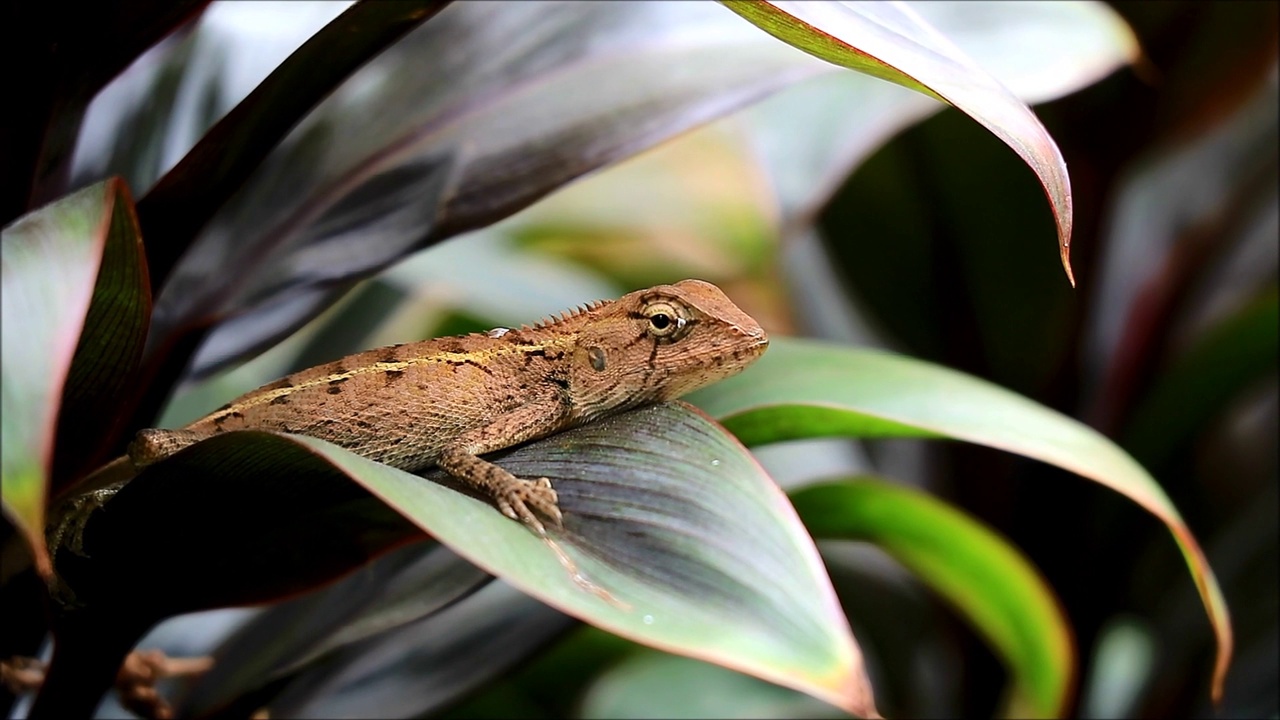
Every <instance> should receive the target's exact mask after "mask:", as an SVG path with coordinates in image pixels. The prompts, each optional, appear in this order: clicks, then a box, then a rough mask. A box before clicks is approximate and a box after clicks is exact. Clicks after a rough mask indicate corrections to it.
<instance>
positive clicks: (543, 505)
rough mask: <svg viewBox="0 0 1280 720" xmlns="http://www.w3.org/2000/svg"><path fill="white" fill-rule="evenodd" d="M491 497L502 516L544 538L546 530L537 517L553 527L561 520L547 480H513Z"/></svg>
mask: <svg viewBox="0 0 1280 720" xmlns="http://www.w3.org/2000/svg"><path fill="white" fill-rule="evenodd" d="M493 497H494V500H496V501H497V503H498V509H499V510H501V511H502V514H503V515H506V516H507V517H509V518H511V519H512V520H519V521H521V522H523V523H525V524H526V525H528V526H529V527H531V528H533V529H534V531H535V532H537V533H538V534H539V535H543V536H545V535H546V534H547V530H546V528H544V527H543V526H542V521H540V520H539V519H538V515H541V516H542V517H544V518H546V519H547V520H550V521H551V523H552V524H553V525H559V524H560V521H561V520H562V517H561V515H560V506H559V505H557V504H556V503H557V501H558V500H559V498H558V497H557V496H556V491H555V488H553V487H551V481H550V480H548V479H547V478H538V479H537V480H521V479H519V478H515V482H513V483H510V484H507V485H505V486H503V487H502V488H500V489H498V490H497V491H495V492H494V494H493Z"/></svg>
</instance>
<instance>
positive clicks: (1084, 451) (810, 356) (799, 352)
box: [690, 339, 1233, 698]
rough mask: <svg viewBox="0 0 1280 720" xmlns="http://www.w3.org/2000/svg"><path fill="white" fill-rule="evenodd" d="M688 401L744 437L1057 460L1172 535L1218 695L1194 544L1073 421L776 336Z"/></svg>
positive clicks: (897, 361) (1006, 397) (895, 365)
mask: <svg viewBox="0 0 1280 720" xmlns="http://www.w3.org/2000/svg"><path fill="white" fill-rule="evenodd" d="M690 400H691V401H692V402H695V403H697V404H698V405H699V406H700V407H702V408H704V409H706V410H707V412H709V413H711V415H712V416H713V417H716V418H718V419H719V420H720V421H721V422H723V423H724V424H725V427H727V428H728V429H729V430H730V431H731V432H733V433H734V434H735V435H737V436H738V437H739V439H741V440H742V441H743V442H744V443H746V444H748V445H754V444H760V443H767V442H777V441H781V440H791V439H797V438H806V437H822V436H834V435H851V436H859V437H938V438H941V437H946V438H954V439H957V440H965V441H968V442H973V443H978V444H980V445H987V446H989V447H994V448H998V449H1001V450H1007V451H1009V452H1013V453H1018V454H1020V455H1024V456H1026V457H1029V458H1034V459H1036V460H1040V461H1042V462H1046V463H1049V464H1052V465H1056V466H1058V467H1061V468H1063V469H1065V470H1069V471H1071V472H1074V473H1077V474H1078V475H1080V476H1082V477H1085V478H1088V479H1090V480H1093V481H1095V482H1097V483H1100V484H1102V485H1104V486H1106V487H1109V488H1111V489H1113V490H1115V491H1116V492H1119V493H1121V494H1123V495H1125V496H1126V497H1128V498H1130V499H1131V500H1133V501H1134V502H1136V503H1138V504H1139V505H1140V506H1142V507H1143V508H1144V509H1146V510H1147V511H1148V512H1150V513H1151V514H1152V515H1155V516H1156V517H1157V518H1158V519H1159V520H1160V521H1161V522H1163V523H1164V524H1165V525H1166V526H1167V527H1168V528H1169V531H1170V532H1171V533H1172V534H1173V537H1174V540H1175V541H1176V542H1177V543H1178V547H1179V549H1181V551H1182V555H1183V557H1184V558H1185V559H1186V562H1187V567H1188V568H1189V569H1190V571H1191V578H1192V580H1193V581H1194V582H1195V585H1196V589H1197V590H1198V591H1199V593H1200V598H1201V600H1202V601H1203V602H1204V606H1205V609H1206V610H1207V612H1208V614H1209V621H1210V623H1211V624H1212V625H1213V630H1214V633H1215V634H1216V636H1217V640H1218V657H1217V663H1216V665H1215V670H1214V676H1213V695H1214V697H1215V698H1219V697H1221V694H1222V685H1223V681H1224V680H1225V678H1226V673H1227V668H1228V667H1229V665H1230V663H1231V652H1232V646H1233V640H1232V633H1231V622H1230V618H1229V615H1228V612H1227V605H1226V601H1225V600H1224V599H1223V597H1222V591H1221V589H1220V588H1219V586H1218V580H1217V578H1216V577H1215V576H1214V574H1213V570H1212V569H1211V568H1210V567H1209V564H1208V561H1207V559H1206V558H1205V555H1204V552H1203V550H1201V548H1200V544H1199V543H1198V542H1197V541H1196V538H1195V536H1194V535H1193V534H1192V533H1191V529H1190V528H1189V527H1187V524H1186V522H1185V521H1184V520H1183V519H1182V516H1181V515H1179V514H1178V510H1177V508H1175V507H1174V506H1173V503H1172V502H1171V501H1170V500H1169V496H1168V495H1166V494H1165V492H1164V490H1163V489H1162V488H1161V487H1160V484H1159V483H1157V482H1156V480H1155V478H1153V477H1151V475H1150V474H1149V473H1148V472H1147V471H1146V470H1145V469H1144V468H1143V467H1142V466H1141V465H1139V464H1138V463H1137V462H1136V461H1135V460H1134V459H1133V458H1131V457H1130V456H1129V455H1127V454H1125V452H1124V451H1123V450H1121V449H1120V448H1119V447H1118V446H1116V445H1115V443H1113V442H1111V441H1110V440H1108V439H1107V438H1106V437H1105V436H1103V435H1102V434H1101V433H1099V432H1097V431H1096V430H1093V429H1092V428H1090V427H1088V426H1086V425H1085V424H1083V423H1081V422H1079V421H1077V420H1074V419H1072V418H1069V417H1066V416H1065V415H1061V414H1059V413H1057V412H1055V411H1053V410H1050V409H1048V408H1046V407H1043V406H1041V405H1038V404H1036V403H1034V402H1032V401H1031V400H1028V399H1027V398H1024V397H1022V396H1020V395H1017V394H1015V393H1012V392H1010V391H1008V390H1005V389H1004V388H1001V387H998V386H995V385H992V384H990V383H987V382H985V381H982V380H979V379H978V378H975V377H971V376H968V375H965V374H963V373H959V372H956V371H954V370H950V369H947V368H944V367H941V366H938V365H933V364H931V363H927V362H923V361H920V360H914V359H911V358H906V357H901V356H898V355H893V354H890V353H885V352H878V351H868V350H859V349H854V348H848V347H839V346H834V345H829V344H824V343H820V342H812V341H800V340H787V339H775V340H774V341H773V342H772V343H771V347H770V349H769V352H768V353H766V354H765V356H764V357H763V358H761V359H760V361H759V362H757V363H756V364H754V365H753V366H752V367H751V368H749V369H748V370H747V371H746V372H744V373H743V374H741V375H738V376H735V377H732V378H729V379H727V380H725V381H723V382H720V383H717V384H716V385H714V386H712V387H710V388H706V389H704V390H700V391H698V392H696V393H694V394H693V395H691V396H690Z"/></svg>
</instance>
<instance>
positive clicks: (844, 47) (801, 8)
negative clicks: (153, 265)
mask: <svg viewBox="0 0 1280 720" xmlns="http://www.w3.org/2000/svg"><path fill="white" fill-rule="evenodd" d="M724 4H725V6H726V7H728V8H729V9H731V10H733V11H734V12H736V13H738V14H739V15H741V16H743V17H744V18H746V19H748V20H750V21H751V22H752V23H755V24H756V25H757V26H759V27H760V28H762V29H763V30H765V31H766V32H768V33H770V34H771V35H773V36H775V37H777V38H779V39H781V40H783V41H784V42H787V43H790V44H791V45H794V46H795V47H798V48H800V49H801V50H804V51H805V52H807V53H810V54H812V55H814V56H815V57H819V58H822V59H823V60H826V61H828V62H831V63H834V64H836V65H840V66H842V67H847V68H850V69H853V70H857V71H858V72H861V73H865V74H867V75H872V76H874V77H878V78H881V79H883V80H888V81H889V82H893V83H897V84H899V85H902V86H904V87H907V88H909V89H912V90H915V91H917V92H920V93H923V94H925V95H928V96H930V97H934V98H937V99H938V100H941V101H943V102H946V103H949V104H951V105H953V106H955V107H956V108H957V109H959V110H960V111H962V112H964V113H965V114H967V115H969V116H970V117H972V118H973V119H974V120H977V121H978V122H979V123H981V124H982V125H983V126H984V127H986V128H987V129H988V130H990V131H991V132H992V133H993V134H994V135H996V137H998V138H1000V139H1001V140H1002V141H1004V142H1005V144H1007V145H1008V146H1009V147H1011V148H1012V149H1013V150H1014V152H1016V153H1017V154H1018V155H1019V156H1020V157H1021V158H1022V159H1023V161H1025V162H1026V163H1027V164H1028V165H1029V166H1030V167H1031V169H1032V170H1033V171H1034V172H1035V173H1036V176H1037V177H1038V178H1039V179H1040V183H1041V185H1042V186H1043V187H1044V190H1045V193H1046V195H1047V196H1048V198H1049V204H1050V206H1051V207H1052V209H1053V215H1054V219H1055V221H1056V223H1057V227H1058V246H1059V251H1060V255H1061V258H1062V267H1063V269H1064V270H1065V271H1066V273H1067V278H1068V279H1069V280H1071V283H1072V284H1073V285H1074V284H1075V278H1074V277H1073V276H1072V272H1071V223H1072V209H1071V184H1070V180H1069V178H1068V177H1067V167H1066V163H1065V162H1064V161H1063V159H1062V154H1061V153H1060V152H1059V151H1058V146H1057V145H1056V144H1055V143H1054V142H1053V138H1051V137H1050V136H1049V133H1048V131H1047V130H1045V128H1044V126H1043V125H1041V124H1040V121H1039V120H1038V119H1037V118H1036V116H1035V114H1034V113H1033V112H1031V109H1030V108H1028V107H1027V106H1026V105H1024V104H1023V103H1022V101H1020V100H1018V98H1017V96H1015V95H1014V94H1013V93H1011V92H1010V91H1009V90H1008V89H1006V88H1005V87H1004V86H1003V85H1001V84H1000V82H999V81H997V80H996V79H995V78H993V77H991V76H990V75H988V74H987V73H986V71H984V70H983V69H982V68H980V67H979V66H978V65H977V64H976V63H974V62H973V61H972V60H970V59H969V58H968V57H967V56H966V55H965V54H964V53H963V52H961V51H960V50H959V48H957V47H956V46H955V45H954V44H953V43H952V42H951V41H950V40H948V39H947V38H946V37H945V36H943V35H942V34H941V33H939V32H938V31H937V30H936V29H934V28H933V27H932V26H931V25H929V24H928V23H927V22H925V21H924V20H923V19H922V18H921V17H920V16H919V15H918V14H916V13H915V12H914V11H912V10H911V9H910V8H909V7H908V6H906V5H903V4H901V3H804V2H786V1H774V2H770V1H768V0H725V2H724Z"/></svg>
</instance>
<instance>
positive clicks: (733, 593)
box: [302, 404, 875, 716]
mask: <svg viewBox="0 0 1280 720" xmlns="http://www.w3.org/2000/svg"><path fill="white" fill-rule="evenodd" d="M302 442H305V443H306V444H308V445H311V447H312V448H314V449H315V450H316V452H318V453H320V454H322V455H323V456H324V457H326V458H327V459H329V460H330V461H331V462H333V463H334V464H335V465H337V466H338V467H341V468H343V469H345V470H347V471H348V472H349V473H351V474H352V476H353V477H357V478H359V479H360V481H361V482H362V483H364V484H365V486H366V487H368V488H369V489H370V490H371V491H373V492H374V493H375V494H377V495H379V496H380V497H381V498H383V499H384V500H385V501H386V502H387V503H388V504H389V505H391V506H392V507H394V508H396V509H397V510H398V511H400V512H402V513H404V514H405V515H406V516H407V517H410V518H412V519H413V520H414V521H415V522H417V523H419V524H420V525H421V526H422V527H423V529H425V530H427V531H428V532H429V533H431V534H432V535H433V536H435V537H436V538H437V539H439V540H440V541H441V542H442V543H444V544H445V545H447V546H449V547H450V548H452V549H453V550H454V551H455V552H457V553H458V554H460V555H462V556H463V557H466V558H468V559H469V560H471V561H472V562H475V563H476V564H477V565H479V566H480V567H482V568H484V569H485V570H487V571H489V572H491V573H493V574H494V575H497V576H498V577H500V578H502V579H504V580H506V581H507V582H509V583H511V584H512V585H515V586H516V587H517V588H519V589H521V590H523V591H525V592H527V593H529V594H531V595H533V596H534V597H537V598H538V599H540V600H542V601H543V602H546V603H547V604H549V605H551V606H552V607H555V608H557V609H559V610H561V611H563V612H565V613H568V614H569V615H573V616H575V617H578V618H580V619H582V620H585V621H587V622H590V623H592V624H593V625H596V626H598V627H601V628H604V629H606V630H609V631H610V632H613V633H616V634H618V635H622V636H623V637H627V638H630V639H633V640H636V641H637V642H641V643H644V644H646V645H650V646H653V647H657V648H661V649H664V650H668V651H671V652H676V653H679V654H684V655H689V656H691V657H696V658H699V659H704V660H708V661H710V662H714V663H717V664H721V665H724V666H726V667H730V668H734V669H737V670H740V671H742V672H746V673H749V674H753V675H756V676H758V677H761V678H764V679H766V680H770V681H772V682H776V683H778V684H781V685H786V686H789V687H793V688H796V689H799V690H802V691H804V692H808V693H810V694H812V695H814V696H815V697H819V698H821V699H823V700H826V701H827V702H830V703H832V704H833V705H836V706H838V707H842V708H844V709H846V710H848V711H850V712H854V713H855V714H859V715H864V716H865V715H872V714H874V713H875V709H874V704H873V701H872V699H871V691H870V685H869V683H868V682H867V680H866V678H865V676H864V675H863V670H862V666H861V657H860V654H859V652H858V650H857V647H856V646H855V644H854V642H853V638H852V635H851V634H850V632H849V629H848V625H847V623H846V621H845V619H844V615H843V614H842V612H841V611H840V608H839V605H838V604H837V602H836V600H835V594H834V591H833V590H832V589H831V586H830V583H829V581H828V580H827V578H826V575H825V572H824V571H823V569H822V565H821V561H820V560H819V558H818V556H817V551H816V550H815V549H814V547H813V545H812V541H811V540H810V539H809V537H808V535H807V534H806V533H805V531H804V528H803V526H801V525H800V523H799V520H798V519H797V518H796V517H795V514H794V511H793V510H792V509H791V506H790V503H788V502H787V499H786V497H785V496H784V495H783V494H782V492H781V491H780V490H779V489H778V488H777V486H775V485H774V484H773V483H772V481H770V480H769V478H768V477H767V476H766V475H764V473H763V472H762V471H761V470H760V468H759V466H758V465H756V464H755V462H754V461H753V460H752V459H751V457H750V455H749V454H747V453H746V451H745V450H743V449H742V448H741V446H739V445H738V444H737V443H736V442H734V441H733V439H732V438H731V437H729V436H728V435H727V434H725V433H724V432H723V430H721V429H720V428H719V427H718V426H716V425H715V424H714V423H711V422H709V421H708V420H706V419H705V418H703V417H702V416H700V415H699V414H696V413H693V412H690V411H689V410H688V409H687V408H686V407H685V406H683V405H680V404H676V405H659V406H653V407H649V408H644V409H641V410H638V411H635V412H631V413H627V414H625V415H622V416H619V417H616V418H611V419H607V420H604V421H601V422H596V423H592V424H590V425H587V426H584V427H582V428H578V429H575V430H572V431H569V432H566V433H561V434H559V435H556V436H553V437H551V438H548V439H547V440H545V441H543V442H542V443H538V444H535V445H532V446H525V447H523V448H520V449H517V450H516V451H514V452H511V453H508V454H505V455H502V456H500V457H501V458H502V459H501V463H502V465H503V466H504V467H506V468H507V469H508V470H510V471H511V472H513V473H515V474H516V475H517V476H519V477H539V476H545V477H549V478H550V479H551V481H552V483H553V484H554V485H555V487H556V488H557V491H558V492H559V495H560V503H561V507H562V509H563V510H564V511H565V527H564V530H563V532H557V533H553V537H554V541H555V542H556V543H557V544H559V545H560V547H561V548H562V549H563V552H564V553H566V555H567V557H568V558H569V560H570V561H571V562H572V564H573V565H576V568H577V571H576V572H570V570H569V569H568V568H567V567H566V565H565V564H563V563H562V561H561V560H560V559H558V558H557V553H555V552H553V551H552V549H551V548H549V547H548V546H547V545H546V544H544V543H543V542H541V541H539V540H538V538H536V537H535V536H534V535H532V534H531V533H529V532H528V530H527V529H525V528H524V527H521V526H520V525H518V524H516V523H512V522H510V521H507V520H505V518H503V517H502V516H501V515H499V514H497V513H495V512H494V511H493V509H492V507H491V506H490V505H488V504H487V503H483V502H479V501H476V500H473V499H471V498H469V497H465V496H462V495H461V494H459V493H455V492H451V491H449V490H447V489H446V488H444V487H441V486H437V485H433V484H431V483H424V482H423V481H422V480H421V479H419V478H416V477H415V476H412V475H408V474H407V473H402V472H398V471H394V470H391V469H390V468H386V467H385V466H380V465H377V464H375V463H371V462H369V461H367V460H364V459H363V458H359V457H358V456H355V455H351V454H350V453H345V452H336V451H335V449H334V448H332V447H331V446H326V445H323V444H321V443H319V442H316V441H312V440H305V439H304V440H302ZM432 477H435V478H439V479H444V478H443V476H441V475H439V474H436V475H433V476H432ZM593 586H594V588H595V589H593Z"/></svg>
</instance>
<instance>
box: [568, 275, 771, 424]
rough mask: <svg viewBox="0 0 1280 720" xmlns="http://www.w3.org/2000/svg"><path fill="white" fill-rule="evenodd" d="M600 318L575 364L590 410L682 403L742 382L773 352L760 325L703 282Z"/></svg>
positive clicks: (622, 302)
mask: <svg viewBox="0 0 1280 720" xmlns="http://www.w3.org/2000/svg"><path fill="white" fill-rule="evenodd" d="M596 312H597V313H599V314H598V315H597V316H596V317H595V318H594V322H591V323H588V324H586V326H585V327H584V329H583V331H582V332H580V334H579V336H578V342H577V349H576V351H575V353H574V360H573V363H574V367H573V381H574V385H575V388H574V390H575V395H576V396H577V398H578V399H579V401H580V402H582V403H583V404H584V405H585V406H586V407H591V406H593V405H596V404H597V403H599V404H603V405H608V404H611V403H617V402H618V400H619V398H621V397H624V396H629V397H634V398H636V399H637V400H639V401H659V400H670V399H673V398H677V397H679V396H681V395H684V394H685V393H688V392H691V391H693V390H696V389H698V388H700V387H702V386H704V385H708V384H710V383H713V382H715V381H717V380H719V379H721V378H726V377H729V376H730V375H736V374H737V373H738V372H740V371H741V370H742V369H743V368H745V367H747V366H748V365H750V364H751V363H752V362H754V361H755V360H756V358H758V357H760V355H762V354H763V353H764V351H765V349H766V348H767V347H768V346H769V337H768V336H767V335H765V332H764V329H763V328H761V327H760V323H758V322H756V321H755V320H754V319H753V318H752V317H751V316H750V315H748V314H746V313H744V312H743V311H742V310H740V309H739V308H738V306H737V305H734V304H733V301H732V300H730V299H729V298H728V297H726V296H725V294H724V293H723V292H721V291H720V288H718V287H716V286H715V285H712V284H711V283H708V282H703V281H701V280H682V281H680V282H678V283H676V284H674V285H659V286H657V287H652V288H649V289H647V290H639V291H636V292H633V293H630V294H627V295H624V296H622V297H621V298H619V299H618V300H616V301H615V302H612V303H608V304H606V305H604V306H602V307H601V308H600V309H599V310H597V311H596Z"/></svg>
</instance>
